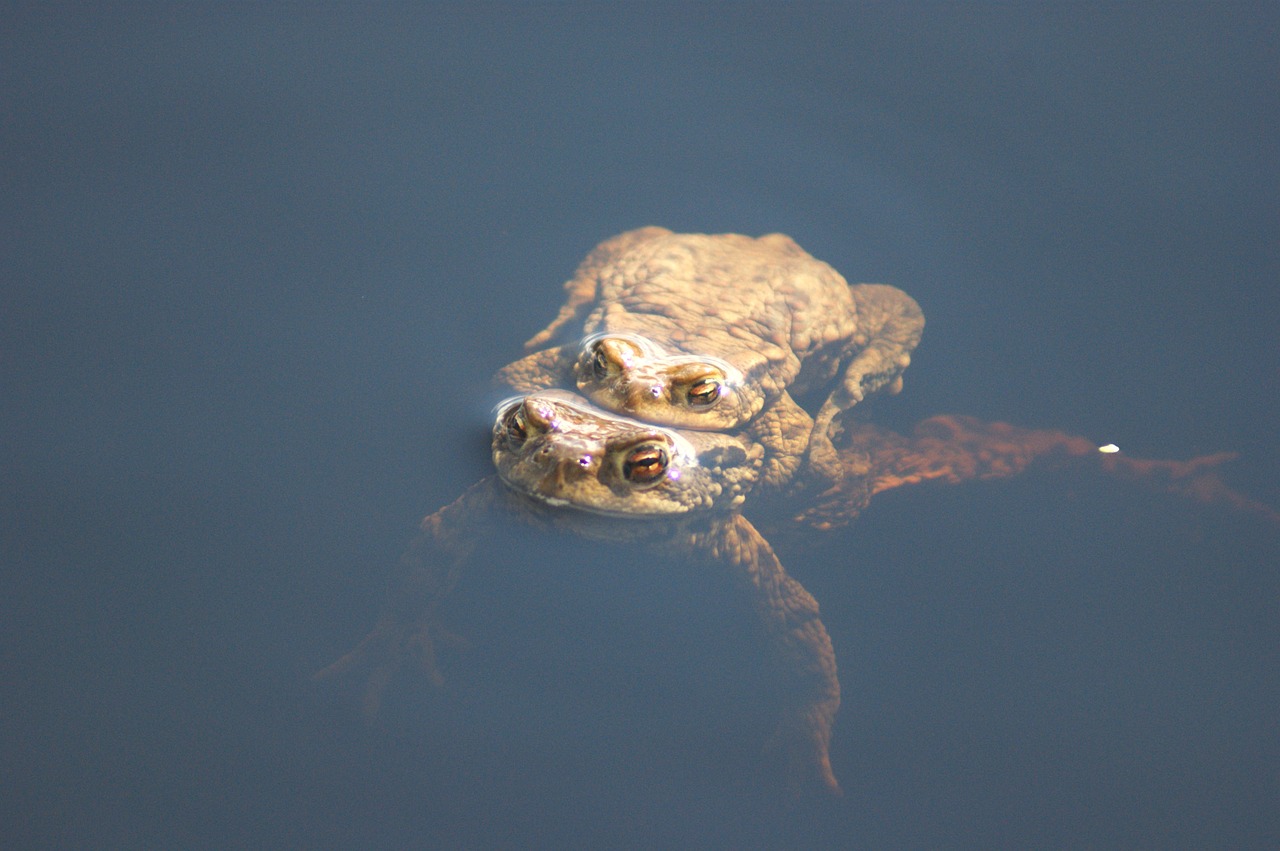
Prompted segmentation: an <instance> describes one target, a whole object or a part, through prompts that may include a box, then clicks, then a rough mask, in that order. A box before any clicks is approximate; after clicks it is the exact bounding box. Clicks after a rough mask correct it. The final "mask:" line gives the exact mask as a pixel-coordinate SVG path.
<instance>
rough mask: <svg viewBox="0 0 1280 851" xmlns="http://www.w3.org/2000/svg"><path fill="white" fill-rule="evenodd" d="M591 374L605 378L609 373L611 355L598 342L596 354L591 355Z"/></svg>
mask: <svg viewBox="0 0 1280 851" xmlns="http://www.w3.org/2000/svg"><path fill="white" fill-rule="evenodd" d="M591 374H592V375H594V376H595V377H596V378H597V379H604V378H607V377H608V375H609V357H608V355H606V354H605V352H604V347H603V346H601V345H600V344H599V343H596V345H595V354H593V355H592V357H591Z"/></svg>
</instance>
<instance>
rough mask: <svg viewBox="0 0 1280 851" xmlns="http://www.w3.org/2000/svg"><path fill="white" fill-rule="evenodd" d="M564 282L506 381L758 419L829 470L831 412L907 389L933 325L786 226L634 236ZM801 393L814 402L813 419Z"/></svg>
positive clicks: (605, 249)
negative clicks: (854, 280) (812, 251)
mask: <svg viewBox="0 0 1280 851" xmlns="http://www.w3.org/2000/svg"><path fill="white" fill-rule="evenodd" d="M565 291H566V294H567V300H566V302H565V304H564V306H563V307H562V308H561V309H560V312H559V314H558V315H557V316H556V318H555V320H553V321H552V323H551V324H550V325H549V326H547V328H545V329H544V330H543V331H541V332H540V333H539V334H537V335H536V336H534V337H533V338H532V339H531V340H529V341H528V342H527V343H526V344H525V347H526V348H527V349H531V350H534V351H533V353H532V354H530V355H528V356H527V357H525V358H524V359H522V360H519V361H516V362H515V363H513V364H511V365H510V366H508V367H506V368H505V369H503V370H502V371H501V372H500V373H499V378H500V379H501V380H502V381H503V382H505V383H506V384H508V385H509V386H511V387H512V388H514V389H515V390H517V391H519V392H525V393H528V392H535V391H537V390H543V389H548V388H551V387H573V386H576V387H577V388H578V389H579V391H581V392H582V393H583V394H584V395H585V396H587V397H588V398H590V399H591V400H592V401H593V402H595V403H596V404H598V405H600V406H601V407H603V408H605V409H608V410H611V411H615V412H617V413H621V414H625V415H628V416H632V417H635V418H637V419H640V420H643V421H645V422H650V423H654V424H657V425H668V426H677V427H680V428H686V429H699V430H724V429H737V428H741V427H744V426H746V425H747V424H748V423H751V422H753V421H758V422H757V423H756V428H755V433H756V435H757V436H758V437H759V438H760V439H762V440H764V441H765V442H766V443H769V442H770V441H774V446H773V448H774V449H777V450H779V451H781V452H784V453H787V454H791V453H793V451H794V444H795V441H801V442H802V445H805V446H806V448H807V450H808V453H809V456H810V458H811V459H812V460H813V462H814V463H815V464H816V465H817V466H819V467H820V468H824V470H825V474H826V475H827V476H828V477H829V478H834V477H836V476H838V475H839V473H840V471H839V469H838V464H837V462H836V459H835V455H834V448H833V446H832V444H831V433H832V421H833V419H834V418H835V417H836V416H837V415H838V414H839V413H840V412H841V411H844V410H846V409H847V408H849V407H851V406H853V405H855V404H856V403H858V402H860V401H861V400H862V399H863V398H864V397H865V396H866V395H868V394H870V393H874V392H876V391H879V390H886V391H888V392H893V393H896V392H897V391H898V390H899V389H901V386H902V373H903V370H905V369H906V368H907V366H908V364H909V363H910V362H911V352H912V351H913V350H914V349H915V347H916V345H917V344H918V343H919V341H920V335H921V333H922V331H923V329H924V316H923V314H922V313H921V311H920V308H919V306H918V305H917V304H916V303H915V301H914V300H912V299H911V297H910V296H908V295H907V294H906V293H904V292H902V291H901V290H899V289H896V288H894V287H891V286H886V285H882V284H856V285H853V286H850V285H849V284H848V283H847V282H846V281H845V279H844V278H843V277H842V276H841V275H840V273H838V272H837V271H836V270H835V269H833V268H832V267H831V266H829V265H828V264H826V263H824V262H822V261H820V260H817V259H815V258H814V257H812V256H810V255H809V254H808V253H807V252H805V251H804V249H802V248H801V247H800V246H799V245H797V244H796V243H795V241H794V240H792V239H791V238H790V237H788V236H785V235H783V234H778V233H775V234H768V235H766V236H762V237H759V238H752V237H748V236H742V235H739V234H677V233H672V232H671V231H669V230H666V229H664V228H658V227H647V228H641V229H639V230H633V231H628V232H626V233H623V234H619V235H618V236H615V237H612V238H611V239H608V240H605V241H604V242H602V243H601V244H600V245H599V246H597V247H596V248H595V250H594V251H592V252H591V253H590V254H589V255H588V256H587V257H586V259H585V260H583V261H582V263H581V265H579V267H578V269H577V271H576V272H575V274H574V276H573V277H572V278H571V279H570V280H569V281H568V282H567V283H566V284H565ZM566 336H567V337H568V339H567V340H565V341H564V342H563V343H561V344H558V345H555V344H553V343H554V341H555V340H557V339H558V338H563V337H566ZM797 397H798V398H802V399H807V398H809V397H814V398H815V399H816V400H818V401H817V403H816V404H817V411H816V414H814V415H812V416H811V415H810V414H809V413H808V412H807V411H806V410H805V409H804V408H802V407H801V406H800V405H799V404H797V402H796V398H797ZM781 440H788V441H790V442H791V443H792V446H791V447H788V448H783V447H781V446H779V445H777V442H778V441H781Z"/></svg>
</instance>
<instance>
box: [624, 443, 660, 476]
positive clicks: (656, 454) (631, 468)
mask: <svg viewBox="0 0 1280 851" xmlns="http://www.w3.org/2000/svg"><path fill="white" fill-rule="evenodd" d="M668 463H669V461H668V459H667V453H666V450H664V449H663V448H662V447H660V446H653V445H645V446H638V447H636V448H635V449H632V450H631V451H630V452H628V453H627V458H626V460H625V461H623V462H622V475H623V476H625V477H626V479H627V481H629V482H631V483H632V484H633V485H651V484H653V483H654V482H656V481H658V480H659V479H661V478H662V476H663V474H665V473H666V472H667V464H668Z"/></svg>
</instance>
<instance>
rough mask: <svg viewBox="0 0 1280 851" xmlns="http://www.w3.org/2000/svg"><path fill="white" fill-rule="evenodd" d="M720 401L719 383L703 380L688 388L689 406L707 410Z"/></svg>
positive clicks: (713, 380)
mask: <svg viewBox="0 0 1280 851" xmlns="http://www.w3.org/2000/svg"><path fill="white" fill-rule="evenodd" d="M718 401H720V382H719V381H716V380H715V379H714V378H703V379H700V380H698V381H695V382H694V383H693V386H692V387H690V388H689V404H690V405H692V406H693V407H695V408H709V407H711V406H712V405H714V404H715V403H716V402H718Z"/></svg>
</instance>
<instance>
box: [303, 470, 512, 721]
mask: <svg viewBox="0 0 1280 851" xmlns="http://www.w3.org/2000/svg"><path fill="white" fill-rule="evenodd" d="M505 498H507V496H506V489H505V488H504V487H503V486H502V485H501V483H499V481H498V478H497V477H496V476H490V477H488V478H486V479H484V480H482V481H480V482H478V483H477V484H475V485H472V486H471V487H470V488H468V489H467V490H466V491H465V492H464V493H463V494H462V496H460V497H458V498H457V499H456V500H454V501H453V502H451V503H450V504H449V505H446V506H445V507H444V508H441V509H440V510H439V511H437V512H435V513H434V514H431V515H428V516H427V517H426V518H424V519H423V521H422V524H421V526H420V527H419V532H418V535H417V537H415V538H414V539H413V541H411V542H410V544H409V548H408V549H407V550H406V551H405V553H404V555H403V556H401V558H400V564H401V577H400V580H399V582H398V584H396V586H395V587H393V588H392V590H391V594H390V595H389V598H388V601H387V603H386V605H385V606H384V608H383V612H382V615H381V616H380V617H379V618H378V621H377V623H376V624H374V627H373V629H372V630H371V631H370V632H369V634H368V635H367V636H365V637H364V639H363V640H362V641H361V642H360V643H359V644H358V645H356V647H355V648H354V649H352V650H351V651H350V652H348V653H346V654H345V655H344V656H342V658H340V659H338V660H337V661H336V662H333V663H332V664H330V665H329V666H328V667H326V668H324V669H322V670H320V671H318V672H317V673H316V674H315V675H314V676H313V679H314V680H316V681H317V682H334V681H337V680H339V679H343V678H346V677H348V676H351V675H352V674H353V673H355V672H357V671H361V670H367V671H369V676H368V680H367V681H366V685H365V688H364V697H363V700H362V705H361V708H362V711H363V713H364V715H365V716H366V717H372V716H373V715H375V714H377V711H378V707H379V706H380V704H381V702H382V695H383V692H384V691H385V689H386V686H387V684H388V683H389V682H390V681H391V678H392V677H393V676H394V675H395V674H396V672H397V671H398V670H400V668H401V667H403V666H404V665H405V664H406V663H410V662H416V663H417V664H418V665H419V666H420V667H421V669H422V670H423V671H424V672H425V673H426V675H427V677H428V678H430V680H431V682H432V683H434V684H436V685H440V684H441V683H442V682H443V678H442V677H441V675H440V670H439V668H438V667H437V663H436V647H437V645H438V644H439V643H440V642H442V641H457V640H458V639H455V638H454V637H453V636H451V635H450V634H449V633H448V632H446V631H445V630H444V629H443V628H442V627H441V626H440V624H439V621H438V616H437V607H438V606H439V604H440V602H441V601H442V600H443V599H444V598H445V597H446V596H447V595H448V594H449V592H450V591H452V590H453V586H454V585H455V584H456V583H457V580H458V569H459V567H460V565H461V564H462V562H463V561H464V560H465V559H466V558H467V557H468V556H469V555H470V554H471V551H472V550H473V549H474V548H475V543H476V541H477V540H479V537H480V527H481V526H482V524H483V523H484V522H485V521H486V520H487V518H489V517H490V516H491V514H492V509H493V508H494V506H495V504H496V503H497V502H498V501H499V500H502V499H505Z"/></svg>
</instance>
